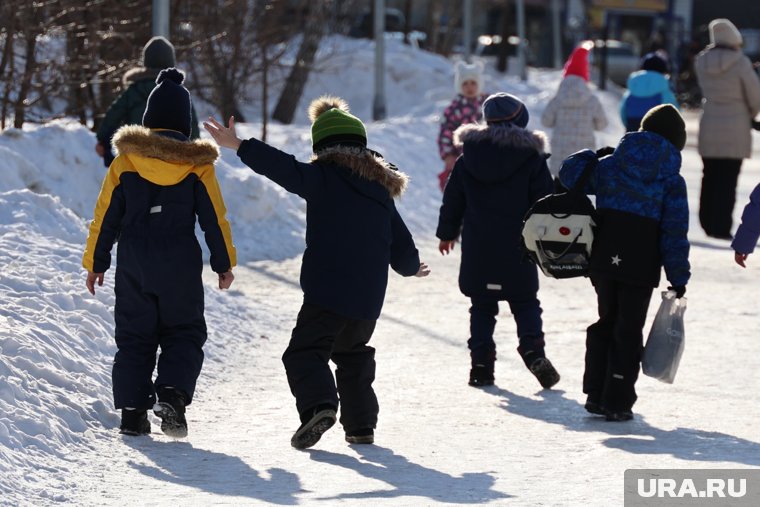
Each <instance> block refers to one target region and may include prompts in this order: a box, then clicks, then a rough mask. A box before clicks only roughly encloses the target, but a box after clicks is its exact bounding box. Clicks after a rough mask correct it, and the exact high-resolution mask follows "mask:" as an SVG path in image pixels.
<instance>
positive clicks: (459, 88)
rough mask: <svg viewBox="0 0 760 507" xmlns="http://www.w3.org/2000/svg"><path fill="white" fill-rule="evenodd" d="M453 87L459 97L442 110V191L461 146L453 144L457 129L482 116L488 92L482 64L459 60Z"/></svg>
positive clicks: (455, 68) (439, 136) (440, 132)
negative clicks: (469, 63) (484, 82)
mask: <svg viewBox="0 0 760 507" xmlns="http://www.w3.org/2000/svg"><path fill="white" fill-rule="evenodd" d="M454 90H455V91H456V94H457V95H456V97H454V100H452V101H451V104H449V105H448V106H447V107H446V109H445V110H444V111H443V117H441V127H440V130H439V132H438V152H439V154H440V155H441V159H442V160H443V163H444V167H443V171H441V173H440V174H439V175H438V183H439V185H440V187H441V192H443V189H444V187H446V181H448V179H449V175H450V174H451V170H452V169H453V167H454V162H456V160H457V158H458V157H459V155H461V154H462V151H461V149H459V148H457V147H456V145H455V144H454V131H455V130H456V129H457V128H458V127H459V126H460V125H466V124H468V123H478V122H479V121H480V119H481V118H482V115H481V111H480V110H481V107H482V106H483V101H484V100H485V99H486V97H487V95H486V94H485V93H483V63H482V62H475V63H473V64H471V65H468V64H467V63H465V62H461V61H460V62H457V63H456V66H455V67H454Z"/></svg>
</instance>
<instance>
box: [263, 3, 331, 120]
mask: <svg viewBox="0 0 760 507" xmlns="http://www.w3.org/2000/svg"><path fill="white" fill-rule="evenodd" d="M323 13H324V8H323V5H322V2H317V1H315V2H313V3H312V5H311V6H310V8H309V14H308V16H307V18H306V20H307V22H306V31H305V32H304V34H303V39H302V40H301V45H300V46H299V48H298V54H297V55H296V60H295V62H294V63H293V67H292V68H291V69H290V75H288V79H287V81H286V82H285V87H284V88H283V89H282V93H281V94H280V99H279V100H278V101H277V106H276V107H275V109H274V113H273V114H272V119H274V120H277V121H280V122H282V123H284V124H286V125H289V124H290V123H292V122H293V117H294V116H295V112H296V108H297V107H298V102H299V101H300V100H301V95H303V90H304V87H305V86H306V82H307V81H308V79H309V73H310V72H311V68H312V66H313V65H314V58H315V56H316V54H317V50H318V49H319V42H320V41H321V40H322V33H323V23H322V21H323ZM265 111H266V109H265Z"/></svg>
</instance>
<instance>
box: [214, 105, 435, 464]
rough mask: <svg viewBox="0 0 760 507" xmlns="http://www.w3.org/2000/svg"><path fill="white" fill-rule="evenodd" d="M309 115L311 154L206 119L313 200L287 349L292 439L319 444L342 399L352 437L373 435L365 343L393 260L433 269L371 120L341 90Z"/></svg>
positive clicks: (241, 151)
mask: <svg viewBox="0 0 760 507" xmlns="http://www.w3.org/2000/svg"><path fill="white" fill-rule="evenodd" d="M309 116H310V118H311V120H312V122H313V125H312V130H311V133H312V147H313V150H314V156H313V157H312V159H311V161H310V162H308V163H305V162H299V161H297V160H296V159H295V157H293V156H292V155H289V154H287V153H284V152H282V151H280V150H278V149H276V148H273V147H271V146H269V145H267V144H265V143H263V142H261V141H259V140H257V139H253V138H252V139H248V140H247V141H241V140H240V139H239V138H238V137H237V134H236V133H235V123H234V118H230V120H229V124H228V127H224V126H223V125H221V124H220V123H219V122H217V121H216V120H215V119H213V118H211V119H209V121H208V122H206V123H204V127H205V128H206V130H208V131H209V133H210V134H211V136H212V137H213V138H214V139H215V140H216V142H217V143H219V144H220V145H221V146H224V147H227V148H232V149H235V150H237V154H238V156H239V157H240V159H241V160H242V161H243V162H244V163H245V164H246V165H248V166H249V167H251V168H252V169H253V170H254V171H256V172H257V173H259V174H262V175H264V176H266V177H267V178H269V179H271V180H272V181H274V182H275V183H277V184H279V185H281V186H282V187H283V188H285V189H286V190H288V191H289V192H292V193H295V194H298V195H299V196H301V197H303V198H304V199H305V200H306V251H305V252H304V254H303V261H302V266H301V288H302V289H303V292H304V299H303V306H302V307H301V311H300V312H299V314H298V319H297V321H296V325H295V328H294V329H293V332H292V335H291V339H290V344H289V345H288V348H287V349H286V350H285V353H284V354H283V356H282V361H283V363H284V365H285V371H286V373H287V377H288V383H289V384H290V390H291V392H292V393H293V396H295V399H296V408H297V409H298V413H299V416H300V419H301V425H300V427H299V428H298V429H297V430H296V432H295V434H294V435H293V438H292V439H291V442H290V443H291V445H292V446H293V447H295V448H297V449H305V448H308V447H311V446H313V445H314V444H316V443H317V442H318V441H319V439H320V438H321V436H322V434H323V433H324V432H325V431H327V430H328V429H330V427H332V425H333V424H334V423H335V421H336V414H337V411H338V400H339V399H340V405H341V409H340V412H341V415H340V423H341V424H342V426H343V429H344V430H345V434H346V441H347V442H349V443H354V444H371V443H373V442H374V429H375V426H376V424H377V414H378V410H379V409H378V402H377V397H376V396H375V392H374V390H373V388H372V382H373V381H374V379H375V350H374V349H373V348H372V347H370V346H369V345H368V344H367V343H368V342H369V340H370V338H371V337H372V333H373V331H374V329H375V323H376V321H377V318H378V317H379V316H380V310H381V309H382V306H383V300H384V298H385V290H386V285H387V282H388V266H390V267H391V268H393V270H394V271H396V272H397V273H399V274H400V275H402V276H419V277H422V276H427V275H428V274H429V272H430V271H429V269H428V267H427V266H426V265H425V264H423V263H421V262H420V258H419V255H418V252H417V248H416V247H415V245H414V240H413V239H412V235H411V234H410V233H409V230H408V229H407V227H406V225H405V224H404V221H403V220H402V218H401V216H400V215H399V213H398V211H397V210H396V204H395V198H397V197H399V196H400V195H401V194H402V192H403V191H404V189H405V188H406V185H407V179H408V178H407V176H406V175H405V174H403V173H402V172H400V171H398V170H397V169H396V168H395V167H394V166H393V165H391V164H390V163H388V162H387V161H386V160H385V159H383V157H382V156H380V155H379V154H378V153H376V152H374V151H372V150H369V149H367V132H366V129H365V128H364V125H363V124H362V122H361V120H359V118H357V117H356V116H354V115H352V114H351V113H350V112H349V110H348V105H347V104H346V102H345V101H343V100H342V99H339V98H336V97H321V98H319V99H317V100H315V101H314V102H312V104H311V106H310V107H309ZM331 360H332V361H333V363H335V365H336V370H335V377H333V374H332V371H331V370H330V365H329V361H331ZM336 381H337V382H336Z"/></svg>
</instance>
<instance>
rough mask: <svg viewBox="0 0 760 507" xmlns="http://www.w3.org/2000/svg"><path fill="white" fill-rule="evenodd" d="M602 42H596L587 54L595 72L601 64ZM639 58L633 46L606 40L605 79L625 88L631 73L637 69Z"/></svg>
mask: <svg viewBox="0 0 760 507" xmlns="http://www.w3.org/2000/svg"><path fill="white" fill-rule="evenodd" d="M603 48H604V41H603V40H597V41H596V42H595V43H594V48H593V49H592V50H591V52H590V53H589V64H590V65H592V66H593V67H594V68H595V69H596V70H597V72H598V71H599V66H600V62H601V56H602V49H603ZM639 60H640V59H639V56H638V55H637V54H636V52H635V51H634V50H633V46H632V45H631V44H629V43H627V42H621V41H619V40H612V39H608V40H607V79H609V80H610V81H612V82H613V83H615V84H617V85H619V86H625V85H626V82H627V81H628V76H629V75H630V74H631V72H634V71H636V70H638V69H639Z"/></svg>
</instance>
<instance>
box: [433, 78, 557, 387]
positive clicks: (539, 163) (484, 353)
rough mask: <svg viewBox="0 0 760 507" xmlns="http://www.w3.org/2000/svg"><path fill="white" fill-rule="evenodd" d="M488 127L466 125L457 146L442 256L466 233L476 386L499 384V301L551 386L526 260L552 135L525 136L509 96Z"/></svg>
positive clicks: (464, 275) (444, 212) (495, 101)
mask: <svg viewBox="0 0 760 507" xmlns="http://www.w3.org/2000/svg"><path fill="white" fill-rule="evenodd" d="M483 117H484V118H485V120H486V122H487V124H486V125H475V124H471V125H464V126H462V127H460V128H459V129H457V131H456V133H455V141H457V142H458V144H460V145H462V146H463V154H462V156H461V157H459V159H458V160H457V161H456V164H455V165H454V170H453V171H452V173H451V177H450V178H449V182H448V185H447V186H446V190H445V191H444V193H443V205H442V206H441V211H440V216H439V219H438V230H437V232H436V236H438V238H439V239H440V240H441V242H440V245H439V250H440V251H441V253H442V254H444V253H448V252H449V251H450V250H451V249H452V248H454V242H455V240H456V239H457V238H458V237H459V234H460V232H461V234H462V265H461V268H460V271H459V288H460V289H461V291H462V293H463V294H464V295H465V296H468V297H469V298H470V299H471V301H472V307H471V308H470V339H469V340H468V342H467V345H468V346H469V348H470V358H471V362H472V369H471V370H470V382H469V383H470V385H471V386H475V387H480V386H485V385H491V384H493V382H494V361H495V360H496V344H495V342H494V339H493V332H494V328H495V326H496V315H497V314H498V313H499V301H507V302H508V303H509V308H510V310H511V311H512V314H513V315H514V318H515V323H516V324H517V336H518V337H519V339H520V345H519V347H518V349H517V350H518V352H519V353H520V356H521V357H522V359H523V361H524V362H525V366H527V367H528V369H529V370H530V371H531V372H532V373H533V374H534V375H535V376H536V377H537V378H538V380H539V382H540V383H541V385H542V386H543V387H545V388H549V387H551V386H553V385H554V384H556V383H557V382H558V381H559V374H558V373H557V371H556V370H555V369H554V367H553V366H552V364H551V362H550V361H549V360H548V359H547V358H546V354H545V352H544V333H543V329H542V321H541V305H540V303H539V301H538V298H537V292H538V274H537V272H536V265H535V264H532V263H529V262H527V261H526V260H525V259H524V254H523V250H522V243H521V234H520V233H521V230H522V223H523V218H524V217H525V213H526V212H527V211H528V209H529V208H530V207H531V205H532V204H533V203H534V202H535V201H536V200H538V199H539V198H541V197H544V196H545V195H547V194H549V193H551V191H552V188H553V184H552V178H551V174H550V173H549V168H548V167H547V165H546V158H547V155H546V154H545V152H544V147H545V136H544V135H543V133H541V132H531V131H529V130H525V127H526V125H527V124H528V110H527V109H526V108H525V104H523V103H522V101H520V99H518V98H517V97H515V96H513V95H510V94H508V93H497V94H495V95H491V96H490V97H488V98H487V99H486V101H485V102H484V103H483Z"/></svg>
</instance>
